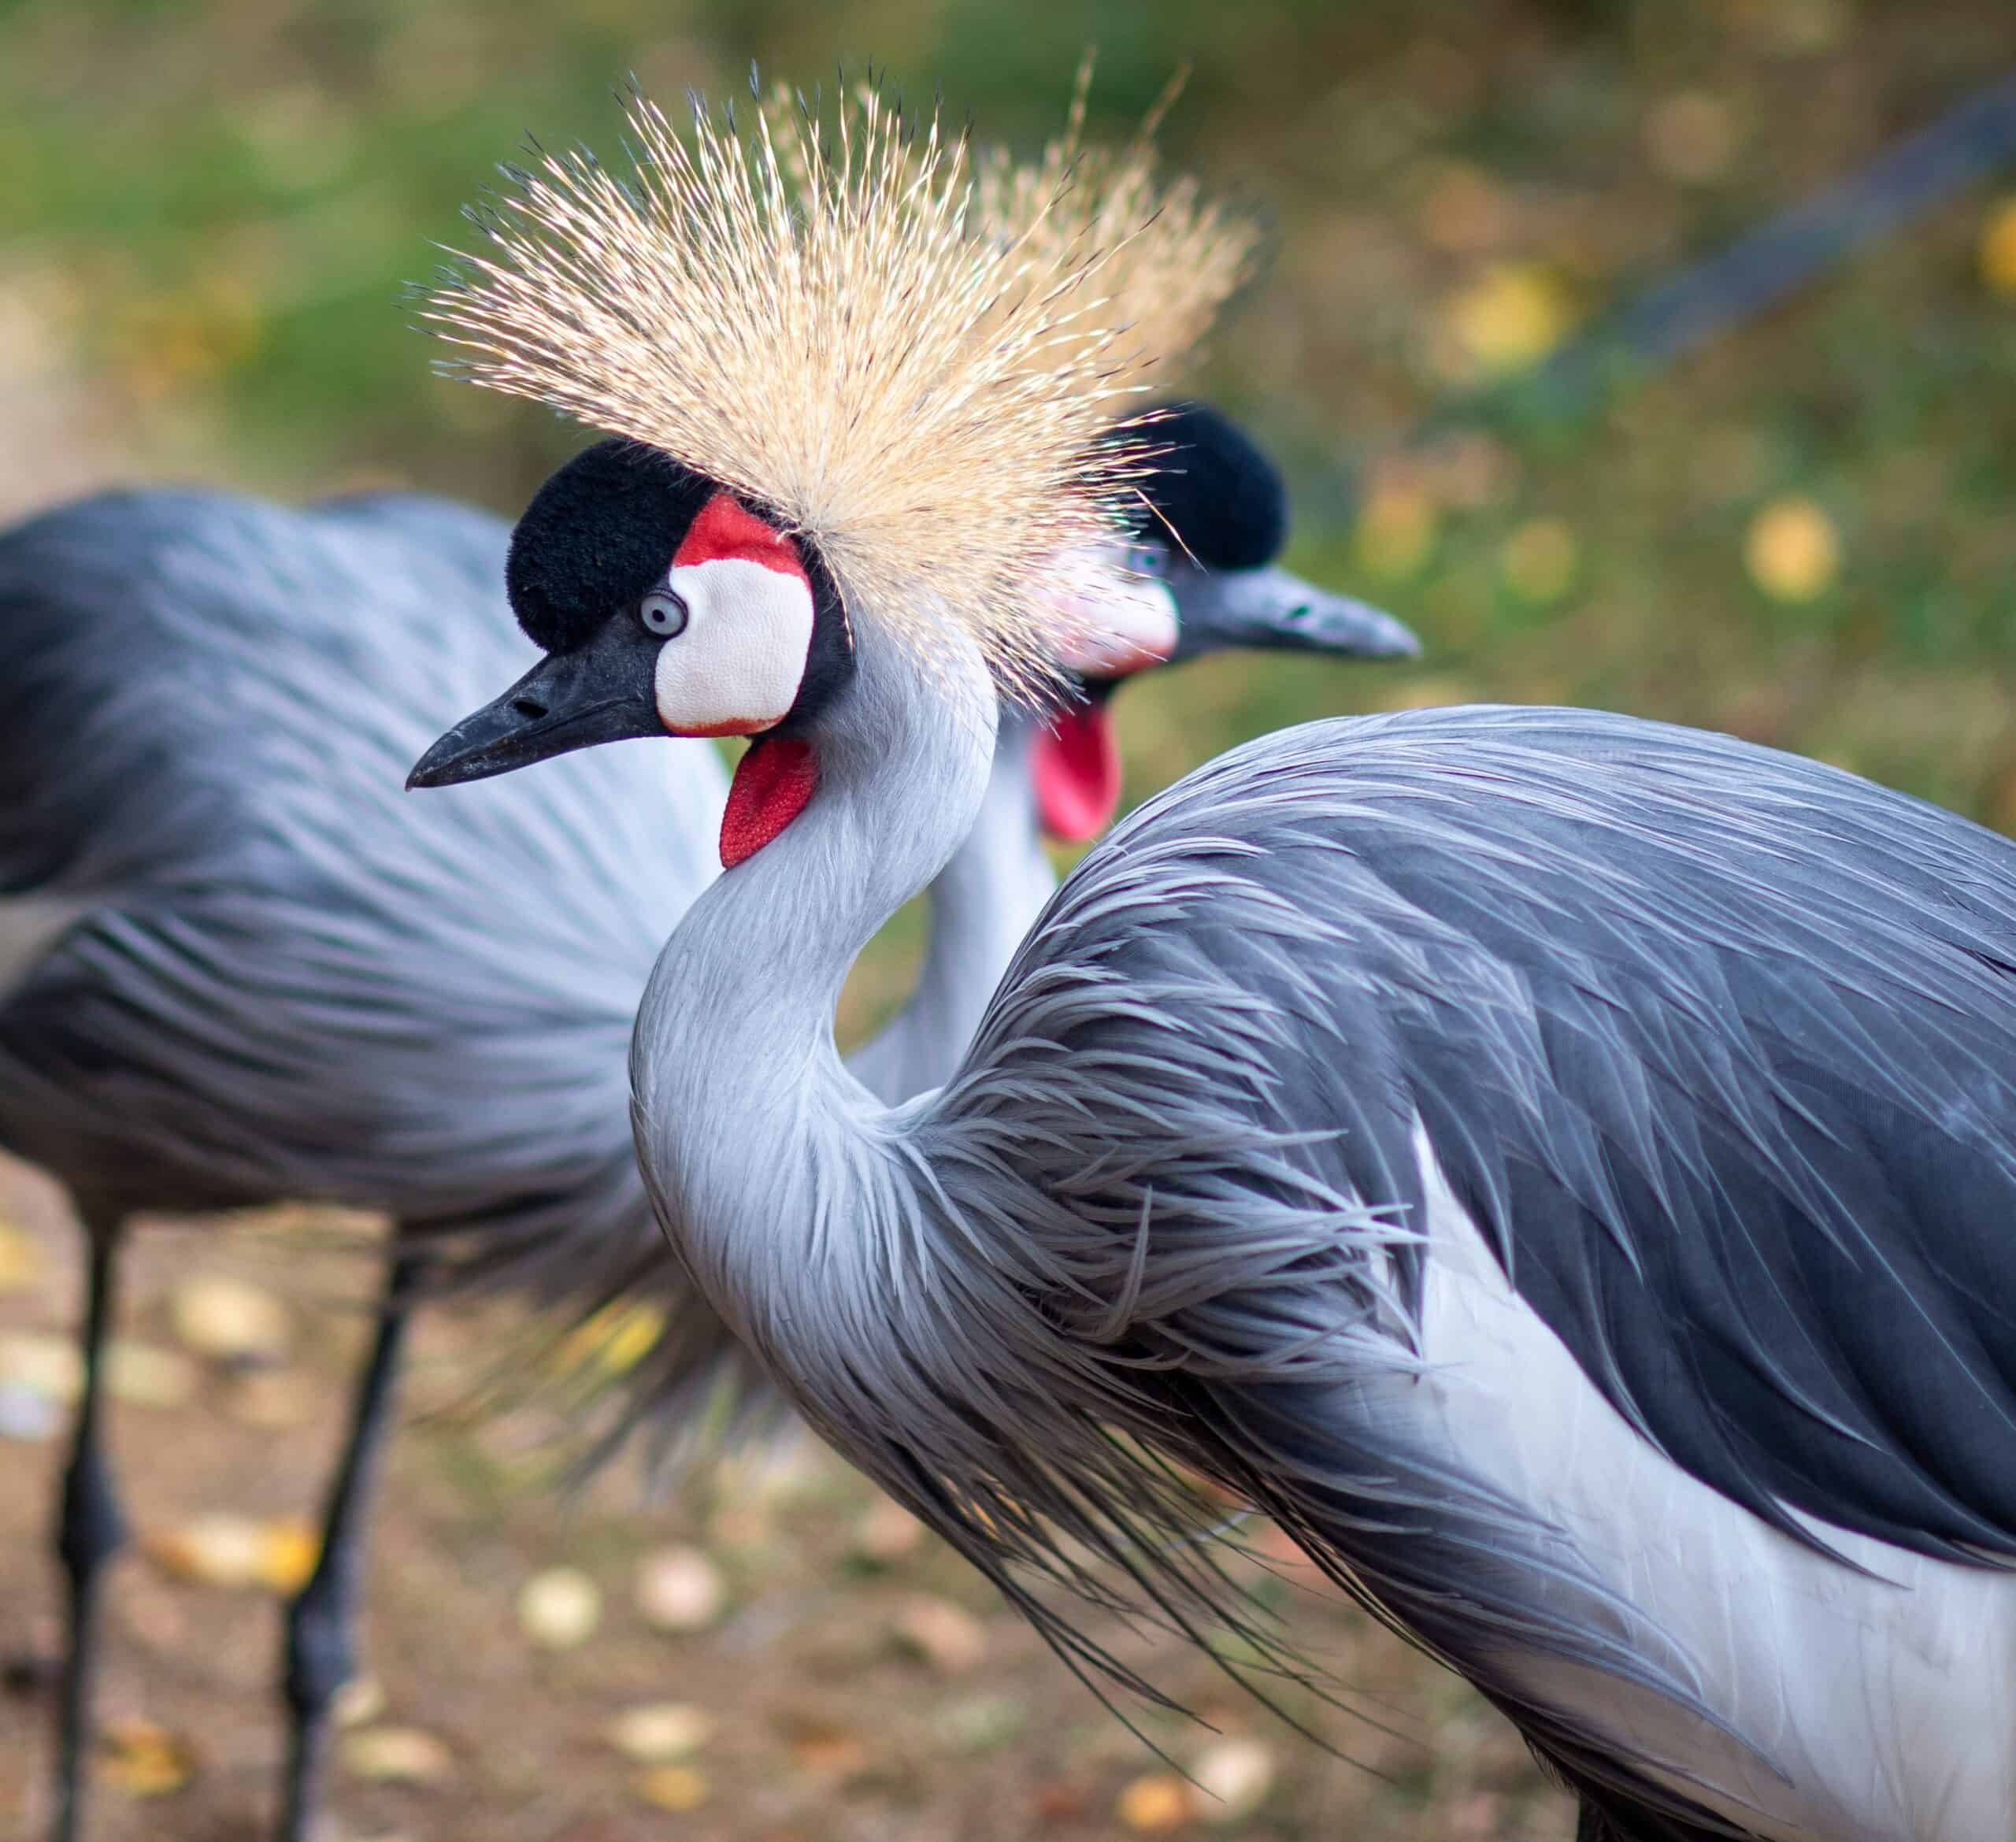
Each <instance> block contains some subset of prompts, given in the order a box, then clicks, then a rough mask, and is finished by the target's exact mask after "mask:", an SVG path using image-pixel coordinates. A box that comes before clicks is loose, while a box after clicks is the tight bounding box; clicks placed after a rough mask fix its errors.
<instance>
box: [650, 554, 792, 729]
mask: <svg viewBox="0 0 2016 1842" xmlns="http://www.w3.org/2000/svg"><path fill="white" fill-rule="evenodd" d="M666 586H667V587H669V588H670V589H671V591H672V592H673V594H675V595H677V596H678V597H679V598H680V600H682V601H683V602H685V604H686V607H687V622H686V627H685V630H684V632H680V633H678V634H676V635H674V636H673V637H671V638H669V639H667V640H666V641H665V643H664V644H663V645H662V646H661V647H659V648H658V669H657V674H656V677H655V680H654V694H655V695H656V698H657V701H658V720H659V721H661V722H662V723H663V724H664V725H665V728H667V729H669V730H670V731H671V732H673V734H674V735H675V736H747V735H751V734H754V732H756V731H758V730H759V729H767V728H769V727H770V725H772V724H773V723H775V722H776V721H778V720H779V719H780V718H781V717H783V716H784V714H785V713H787V711H788V710H790V709H791V705H792V704H793V703H794V702H796V701H797V698H798V688H799V685H800V684H802V682H803V681H804V678H805V662H806V654H808V653H809V652H810V650H811V646H812V617H813V609H812V591H811V590H810V588H809V587H806V584H805V582H804V580H803V579H802V578H801V577H799V576H791V575H787V574H785V573H784V572H783V571H781V570H778V569H766V568H765V567H764V565H762V564H761V563H756V562H750V561H747V560H746V559H745V558H740V557H717V558H713V560H711V561H707V562H704V563H687V564H680V565H676V566H675V567H674V568H673V569H671V570H670V571H669V572H668V573H667V577H666Z"/></svg>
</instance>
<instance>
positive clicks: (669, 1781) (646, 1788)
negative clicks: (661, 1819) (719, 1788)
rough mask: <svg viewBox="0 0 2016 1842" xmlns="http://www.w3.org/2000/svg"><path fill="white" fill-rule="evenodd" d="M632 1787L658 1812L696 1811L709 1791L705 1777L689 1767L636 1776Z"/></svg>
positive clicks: (659, 1769) (655, 1769)
mask: <svg viewBox="0 0 2016 1842" xmlns="http://www.w3.org/2000/svg"><path fill="white" fill-rule="evenodd" d="M632 1788H633V1789H634V1790H635V1791H636V1793H637V1795H638V1796H639V1797H640V1798H642V1799H643V1801H644V1802H645V1803H648V1804H650V1805H652V1806H653V1807H654V1808H656V1809H658V1810H698V1809H699V1807H700V1806H701V1805H702V1804H703V1803H706V1801H707V1798H708V1796H709V1795H710V1792H711V1790H712V1787H711V1786H710V1785H709V1784H708V1782H707V1780H706V1774H705V1773H701V1772H698V1771H695V1770H694V1769H693V1767H692V1766H654V1767H653V1768H652V1770H650V1771H648V1772H640V1773H638V1775H637V1777H636V1780H635V1781H634V1782H633V1785H632Z"/></svg>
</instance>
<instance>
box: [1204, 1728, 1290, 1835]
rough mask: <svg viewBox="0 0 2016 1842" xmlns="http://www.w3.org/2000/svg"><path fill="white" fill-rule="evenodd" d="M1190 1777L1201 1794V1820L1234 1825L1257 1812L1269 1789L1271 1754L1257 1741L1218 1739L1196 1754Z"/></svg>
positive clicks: (1271, 1765)
mask: <svg viewBox="0 0 2016 1842" xmlns="http://www.w3.org/2000/svg"><path fill="white" fill-rule="evenodd" d="M1191 1777H1194V1778H1195V1780H1196V1781H1197V1788H1198V1789H1199V1791H1201V1792H1203V1794H1204V1795H1203V1798H1202V1799H1200V1800H1199V1801H1200V1802H1201V1803H1202V1806H1203V1808H1202V1812H1201V1814H1203V1818H1204V1820H1205V1821H1206V1822H1210V1823H1236V1822H1239V1821H1240V1820H1241V1818H1245V1817H1249V1816H1251V1814H1253V1813H1254V1811H1255V1810H1258V1808H1259V1807H1260V1806H1261V1805H1262V1803H1264V1802H1265V1801H1266V1796H1267V1793H1268V1792H1269V1791H1270V1790H1272V1789H1273V1785H1274V1755H1273V1754H1272V1753H1271V1752H1269V1751H1268V1750H1267V1748H1266V1747H1264V1746H1262V1744H1260V1742H1259V1741H1258V1740H1218V1741H1217V1742H1215V1743H1214V1744H1212V1745H1210V1746H1207V1747H1205V1748H1204V1750H1203V1751H1202V1752H1200V1753H1199V1755H1197V1760H1196V1763H1195V1765H1194V1766H1191Z"/></svg>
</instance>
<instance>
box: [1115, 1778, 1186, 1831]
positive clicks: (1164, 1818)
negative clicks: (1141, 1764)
mask: <svg viewBox="0 0 2016 1842" xmlns="http://www.w3.org/2000/svg"><path fill="white" fill-rule="evenodd" d="M1195 1814H1197V1812H1196V1804H1195V1796H1194V1794H1193V1793H1192V1792H1191V1788H1190V1787H1189V1786H1188V1785H1186V1784H1185V1783H1184V1781H1183V1780H1182V1779H1180V1778H1179V1777H1177V1775H1176V1774H1175V1773H1173V1772H1150V1773H1147V1774H1146V1775H1145V1776H1143V1777H1139V1778H1136V1779H1134V1780H1133V1781H1132V1782H1130V1783H1129V1784H1128V1786H1127V1788H1126V1789H1125V1790H1124V1791H1122V1792H1121V1794H1120V1797H1119V1800H1118V1801H1117V1803H1115V1804H1114V1815H1115V1816H1117V1817H1118V1818H1119V1819H1120V1824H1121V1828H1122V1829H1132V1831H1133V1832H1134V1833H1135V1834H1136V1835H1137V1836H1166V1835H1167V1834H1168V1833H1169V1832H1170V1831H1171V1830H1173V1829H1181V1828H1182V1827H1183V1826H1184V1824H1185V1823H1187V1822H1189V1821H1190V1819H1191V1818H1192V1817H1193V1816H1195Z"/></svg>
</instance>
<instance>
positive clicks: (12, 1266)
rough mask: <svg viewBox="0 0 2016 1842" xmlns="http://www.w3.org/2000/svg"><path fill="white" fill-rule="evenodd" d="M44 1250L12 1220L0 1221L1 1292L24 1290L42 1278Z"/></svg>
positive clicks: (27, 1289) (29, 1288)
mask: <svg viewBox="0 0 2016 1842" xmlns="http://www.w3.org/2000/svg"><path fill="white" fill-rule="evenodd" d="M42 1273H43V1258H42V1250H41V1248H39V1247H37V1246H36V1245H35V1243H34V1242H33V1241H31V1240H29V1238H28V1236H26V1235H25V1234H24V1233H23V1232H21V1231H20V1229H18V1228H17V1227H15V1226H14V1225H13V1223H12V1222H11V1221H0V1292H28V1291H29V1290H31V1288H33V1287H34V1286H35V1285H36V1284H38V1283H39V1281H40V1280H41V1278H42Z"/></svg>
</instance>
